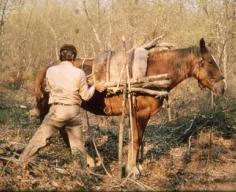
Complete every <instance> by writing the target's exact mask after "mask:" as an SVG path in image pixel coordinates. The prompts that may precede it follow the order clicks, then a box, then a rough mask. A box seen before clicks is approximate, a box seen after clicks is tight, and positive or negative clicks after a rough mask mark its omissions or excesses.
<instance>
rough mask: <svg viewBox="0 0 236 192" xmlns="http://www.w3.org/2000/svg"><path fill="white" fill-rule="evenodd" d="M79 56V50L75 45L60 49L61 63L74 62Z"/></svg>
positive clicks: (67, 45)
mask: <svg viewBox="0 0 236 192" xmlns="http://www.w3.org/2000/svg"><path fill="white" fill-rule="evenodd" d="M76 56H77V50H76V48H75V46H74V45H71V44H65V45H63V46H62V47H61V49H60V60H61V61H73V60H75V58H76Z"/></svg>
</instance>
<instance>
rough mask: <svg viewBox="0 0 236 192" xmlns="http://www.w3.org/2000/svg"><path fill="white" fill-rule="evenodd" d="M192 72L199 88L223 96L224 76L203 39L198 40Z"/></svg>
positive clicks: (224, 87) (224, 88)
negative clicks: (205, 88) (198, 45)
mask: <svg viewBox="0 0 236 192" xmlns="http://www.w3.org/2000/svg"><path fill="white" fill-rule="evenodd" d="M193 72H194V76H195V77H196V78H197V79H198V83H199V86H200V87H201V88H204V87H207V88H209V89H210V90H211V91H213V92H214V94H216V95H223V94H224V92H225V90H226V87H227V86H226V82H225V79H224V76H223V74H222V72H221V71H220V69H219V66H218V64H217V63H216V61H215V59H214V57H213V56H212V54H211V52H210V50H209V48H208V47H207V46H206V45H205V41H204V39H203V38H202V39H201V40H200V50H199V54H198V56H197V58H196V60H195V62H194V71H193Z"/></svg>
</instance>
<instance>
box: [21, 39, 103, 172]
mask: <svg viewBox="0 0 236 192" xmlns="http://www.w3.org/2000/svg"><path fill="white" fill-rule="evenodd" d="M76 56H77V50H76V48H75V47H74V46H73V45H67V44H66V45H64V46H62V47H61V49H60V60H61V63H60V64H58V65H55V66H52V67H50V68H49V69H48V70H47V73H46V84H47V86H46V89H47V90H48V91H49V104H51V107H50V110H49V113H48V114H47V115H46V117H45V118H44V120H43V122H42V124H41V126H40V127H39V128H38V130H37V131H36V132H35V134H34V135H33V137H32V139H31V140H30V141H29V144H28V145H27V147H26V148H25V150H24V151H23V153H22V154H21V155H20V157H19V160H20V161H21V162H23V163H26V164H27V163H28V161H29V160H30V159H31V157H33V155H35V154H36V152H37V151H38V150H39V149H40V148H42V147H44V146H45V145H46V141H47V139H48V138H49V137H51V136H52V135H53V134H54V133H56V132H57V131H58V130H59V129H61V128H62V127H65V131H66V133H67V135H68V138H69V144H70V147H71V152H72V155H73V156H75V158H76V159H78V160H79V161H78V165H79V166H80V167H81V168H85V167H86V166H87V159H88V160H89V161H91V160H92V158H91V157H90V156H89V155H87V153H86V149H85V146H84V143H85V141H84V140H83V135H82V126H81V124H82V122H81V119H80V113H79V112H80V104H81V98H82V99H83V100H86V101H87V100H89V99H90V98H91V97H92V96H93V94H94V92H95V88H96V89H97V90H98V91H103V90H104V89H105V87H104V85H103V84H102V83H96V82H95V84H94V85H93V86H91V87H90V88H89V87H88V84H87V81H86V75H85V73H84V72H83V71H82V70H81V69H79V68H76V67H75V66H73V61H74V60H75V58H76Z"/></svg>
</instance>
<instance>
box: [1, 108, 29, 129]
mask: <svg viewBox="0 0 236 192" xmlns="http://www.w3.org/2000/svg"><path fill="white" fill-rule="evenodd" d="M28 122H29V118H28V116H27V114H26V110H25V109H22V108H20V107H18V106H11V107H4V106H2V107H1V108H0V124H2V125H11V126H17V125H22V126H25V125H27V124H28Z"/></svg>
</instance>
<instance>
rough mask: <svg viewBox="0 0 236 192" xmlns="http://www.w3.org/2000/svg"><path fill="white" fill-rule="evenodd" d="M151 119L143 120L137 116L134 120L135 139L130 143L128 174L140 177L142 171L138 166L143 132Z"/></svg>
mask: <svg viewBox="0 0 236 192" xmlns="http://www.w3.org/2000/svg"><path fill="white" fill-rule="evenodd" d="M148 119H149V118H141V117H139V116H137V115H134V116H133V118H132V121H133V133H132V136H133V138H132V137H131V138H132V139H130V142H129V150H128V162H127V165H126V174H127V175H129V174H133V175H140V174H141V172H140V169H139V168H138V166H137V160H138V155H139V148H140V145H141V143H142V138H143V132H144V129H145V127H146V125H147V122H148Z"/></svg>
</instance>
